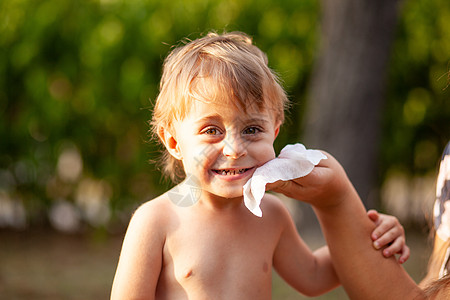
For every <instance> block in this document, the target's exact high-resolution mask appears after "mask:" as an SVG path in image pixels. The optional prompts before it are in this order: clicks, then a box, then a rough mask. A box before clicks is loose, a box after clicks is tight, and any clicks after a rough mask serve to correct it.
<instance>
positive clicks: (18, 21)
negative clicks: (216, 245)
mask: <svg viewBox="0 0 450 300" xmlns="http://www.w3.org/2000/svg"><path fill="white" fill-rule="evenodd" d="M321 17H322V16H321V6H320V2H318V1H313V0H301V1H273V0H272V1H268V0H258V1H254V0H239V1H238V0H228V1H222V0H215V1H209V0H192V1H181V0H173V1H156V0H149V1H143V0H141V1H139V0H135V1H131V0H130V1H121V0H78V1H71V0H46V1H31V0H3V1H1V2H0V116H1V118H0V228H1V230H0V248H2V250H0V295H1V293H2V292H3V293H5V294H6V295H9V296H10V298H9V299H61V297H63V296H62V295H64V297H63V298H64V299H78V297H77V296H76V295H77V293H81V292H80V290H79V289H78V288H77V287H78V285H77V284H76V283H74V280H73V278H77V279H79V280H81V282H83V284H85V283H86V282H89V284H88V287H87V288H86V290H85V291H84V292H83V293H84V294H83V293H82V295H83V296H82V297H80V298H83V299H89V298H91V299H99V298H102V297H103V298H104V297H107V295H108V293H109V288H110V284H111V281H112V276H113V272H114V268H115V264H116V262H117V259H118V254H119V251H120V242H121V241H120V238H121V237H122V234H123V232H124V230H125V228H126V224H127V223H128V221H129V218H130V216H131V213H132V211H133V210H134V209H135V208H136V207H137V206H138V205H139V204H140V203H142V202H144V201H146V200H149V199H151V198H153V197H155V196H157V195H159V194H161V193H162V192H164V191H166V190H167V189H168V188H169V187H170V186H171V183H170V182H169V181H168V180H164V179H162V177H161V174H160V172H159V170H158V169H157V167H156V166H155V164H154V162H155V161H157V160H158V157H159V153H160V152H159V151H160V147H159V146H158V145H157V144H156V143H155V142H154V141H151V137H150V135H149V132H148V130H149V126H148V120H149V119H150V118H151V107H152V105H153V101H154V99H155V97H156V95H157V92H158V83H159V78H160V73H161V65H162V61H163V59H164V57H165V56H166V55H167V53H168V52H169V51H170V49H171V47H172V45H177V44H179V43H180V41H181V40H183V39H184V38H189V39H195V38H197V37H199V36H202V35H203V34H205V33H207V32H208V31H210V30H217V31H218V32H222V31H224V30H225V31H233V30H239V31H244V32H246V33H247V34H249V35H251V36H252V37H253V39H254V42H255V44H256V45H257V46H258V47H260V48H261V49H262V50H263V51H265V52H266V53H267V55H268V57H269V65H270V66H271V67H272V68H273V69H275V70H276V71H277V72H278V74H279V75H280V77H281V79H282V81H283V85H284V87H285V88H286V90H287V92H288V94H289V97H290V99H291V100H292V101H293V102H294V103H295V104H294V105H293V107H292V110H291V113H290V114H289V122H288V123H287V124H286V126H285V127H284V128H283V132H284V133H282V134H281V135H280V137H279V139H278V141H277V147H278V148H279V146H280V145H284V144H287V143H295V142H298V141H301V137H302V130H303V128H302V126H301V125H300V124H301V123H302V122H301V120H300V119H301V117H302V114H303V113H304V112H303V109H304V103H305V102H306V101H307V98H308V97H307V93H308V83H309V81H310V80H311V76H312V69H313V66H314V63H315V61H316V58H317V52H318V49H319V40H320V28H319V25H320V19H321ZM449 69H450V2H449V1H448V0H409V1H404V2H403V5H402V8H401V10H400V17H399V20H398V24H397V28H396V29H395V39H394V43H393V46H392V53H391V56H390V60H389V70H388V72H387V75H386V81H387V93H386V96H385V97H386V101H385V106H384V110H383V116H382V121H383V122H382V126H383V129H382V138H381V142H380V144H379V156H380V163H379V172H378V174H377V182H378V190H379V191H378V195H379V197H378V198H377V207H378V208H379V209H381V210H383V211H386V212H388V213H391V214H394V215H396V216H397V217H398V218H399V219H400V220H401V221H402V222H403V223H404V224H405V226H406V225H408V226H410V227H411V231H412V230H417V229H419V231H421V233H423V232H424V228H426V227H427V226H428V224H427V220H428V219H427V218H429V213H430V211H431V204H432V202H433V201H434V188H435V177H436V174H437V173H436V172H437V165H438V161H439V158H440V155H441V153H442V150H443V148H444V146H445V144H446V143H447V141H448V140H449V139H450V102H449V101H450V100H449V99H450V97H449V96H450V87H448V84H449V78H448V76H449V75H448V71H449ZM330 101H332V99H330ZM59 233H65V234H66V235H61V234H59ZM67 234H68V235H67ZM20 243H23V244H20ZM419 243H420V242H419ZM422 243H426V240H422ZM65 245H66V246H65ZM67 245H70V246H67ZM46 246H48V247H50V248H51V249H47V250H45V249H46ZM413 246H414V245H413ZM111 248H112V249H113V250H111ZM80 253H81V254H83V255H85V256H86V257H84V256H76V255H80ZM50 254H51V255H50ZM15 255H16V256H15ZM33 255H35V256H33ZM25 256H26V257H25ZM68 256H75V257H78V258H75V261H69V262H68V261H67V257H68ZM30 257H31V258H30ZM93 258H95V260H96V261H97V262H98V261H103V262H104V263H103V265H101V266H96V265H94V264H93V263H92V261H91V260H90V259H93ZM107 258H108V259H107ZM24 259H25V260H27V259H28V262H27V263H23V262H24ZM39 259H42V260H43V261H39ZM59 259H61V261H60V260H59ZM420 259H425V260H426V258H423V257H420ZM8 262H9V264H8ZM51 262H52V263H53V264H52V263H51ZM59 262H61V264H60V263H59ZM63 264H67V265H63ZM425 264H426V262H425V263H424V264H423V265H422V266H424V265H425ZM80 265H84V268H85V270H79V269H77V266H80ZM89 267H91V268H89ZM30 268H31V269H30ZM52 268H54V269H52ZM63 270H64V271H63ZM95 270H97V271H99V272H103V273H101V276H100V275H98V274H97V275H92V276H94V277H95V276H98V277H101V278H102V279H101V280H87V279H86V277H89V275H87V274H91V272H95ZM422 271H423V270H422ZM77 272H78V273H77ZM83 272H84V273H83ZM419 272H420V271H419ZM71 273H73V274H75V275H74V277H71V276H70V275H67V276H66V277H67V280H66V281H64V283H62V281H57V282H54V281H51V280H50V283H45V282H46V281H45V277H46V276H48V277H59V279H61V278H65V277H64V276H65V275H61V274H71ZM21 276H25V277H23V278H25V279H21V278H22V277H21ZM26 276H31V277H26ZM32 276H34V277H32ZM36 278H38V280H37V281H36V282H38V283H39V284H35V285H33V284H30V281H32V280H36ZM95 278H97V277H95ZM52 280H53V279H52ZM43 282H44V283H43ZM52 282H53V283H52ZM46 285H48V287H46ZM80 286H82V285H81V284H80ZM274 290H275V292H274V293H275V294H274V299H288V298H289V297H292V298H289V299H302V298H301V297H300V296H288V295H287V294H285V292H283V291H281V292H278V288H274ZM276 293H278V294H276ZM339 295H341V296H336V295H335V296H334V298H331V299H338V297H343V298H342V299H345V296H343V293H341V294H339ZM339 299H341V298H339Z"/></svg>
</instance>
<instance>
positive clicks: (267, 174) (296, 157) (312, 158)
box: [244, 144, 327, 217]
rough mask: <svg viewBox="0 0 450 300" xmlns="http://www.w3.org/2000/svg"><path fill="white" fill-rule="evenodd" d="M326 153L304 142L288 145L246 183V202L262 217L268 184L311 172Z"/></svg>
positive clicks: (249, 207)
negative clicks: (305, 144) (307, 147)
mask: <svg viewBox="0 0 450 300" xmlns="http://www.w3.org/2000/svg"><path fill="white" fill-rule="evenodd" d="M322 159H327V157H326V155H325V154H323V153H322V152H321V151H319V150H312V149H306V148H305V146H303V145H302V144H294V145H287V146H286V147H284V148H283V149H282V150H281V152H280V155H279V156H278V157H276V158H274V159H272V160H270V161H268V162H267V163H265V164H264V165H262V166H261V167H259V168H257V169H256V170H255V172H254V173H253V176H252V178H250V179H249V180H248V181H247V183H246V184H245V185H244V204H245V206H246V207H247V208H248V209H249V210H250V211H251V212H252V213H253V214H254V215H256V216H258V217H262V211H261V208H260V204H261V199H262V197H263V196H264V193H265V191H266V184H268V183H273V182H276V181H278V180H283V181H287V180H292V179H295V178H299V177H303V176H306V175H308V174H309V173H311V171H312V170H313V169H314V167H315V166H316V165H317V164H318V163H319V162H320V161H321V160H322Z"/></svg>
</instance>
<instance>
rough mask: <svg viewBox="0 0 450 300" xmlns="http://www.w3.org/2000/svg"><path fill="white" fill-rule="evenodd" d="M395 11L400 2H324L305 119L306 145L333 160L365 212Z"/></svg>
mask: <svg viewBox="0 0 450 300" xmlns="http://www.w3.org/2000/svg"><path fill="white" fill-rule="evenodd" d="M398 11H399V0H376V1H374V0H340V1H336V0H322V23H321V41H320V42H321V44H320V51H319V57H318V60H317V62H316V66H315V69H314V71H313V76H312V81H311V86H310V91H309V92H310V93H309V97H308V98H309V102H308V104H307V109H306V113H305V115H304V116H305V117H304V119H305V120H304V121H305V126H304V133H303V139H302V140H303V142H304V143H305V145H306V146H307V147H310V148H319V149H323V150H326V151H328V152H330V153H331V154H332V155H333V156H335V157H336V158H337V159H338V160H339V161H340V162H341V164H342V165H343V166H344V168H345V170H346V171H347V174H348V176H349V178H350V180H351V181H352V182H353V184H354V185H355V187H356V189H357V191H358V192H359V194H360V196H361V198H362V199H363V202H364V203H365V205H366V207H368V208H369V207H373V206H374V203H373V199H372V198H371V197H369V196H370V193H371V191H373V184H374V180H375V175H376V173H377V155H378V147H379V134H380V115H381V109H382V106H383V100H384V95H385V87H386V84H385V83H386V82H385V79H386V74H387V63H388V59H389V54H390V49H391V44H392V40H393V36H394V32H395V28H396V22H397V17H398Z"/></svg>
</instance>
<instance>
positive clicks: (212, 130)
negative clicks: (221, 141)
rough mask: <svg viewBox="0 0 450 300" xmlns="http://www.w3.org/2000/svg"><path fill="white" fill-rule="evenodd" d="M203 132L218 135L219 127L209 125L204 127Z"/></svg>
mask: <svg viewBox="0 0 450 300" xmlns="http://www.w3.org/2000/svg"><path fill="white" fill-rule="evenodd" d="M203 133H204V134H206V135H218V134H220V131H219V129H217V128H215V127H209V128H206V130H204V131H203Z"/></svg>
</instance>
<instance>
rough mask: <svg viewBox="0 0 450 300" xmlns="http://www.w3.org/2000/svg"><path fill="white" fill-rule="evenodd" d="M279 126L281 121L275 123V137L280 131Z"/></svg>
mask: <svg viewBox="0 0 450 300" xmlns="http://www.w3.org/2000/svg"><path fill="white" fill-rule="evenodd" d="M280 127H281V121H278V122H277V124H276V125H275V136H274V138H275V139H276V138H277V136H278V134H279V133H280Z"/></svg>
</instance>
